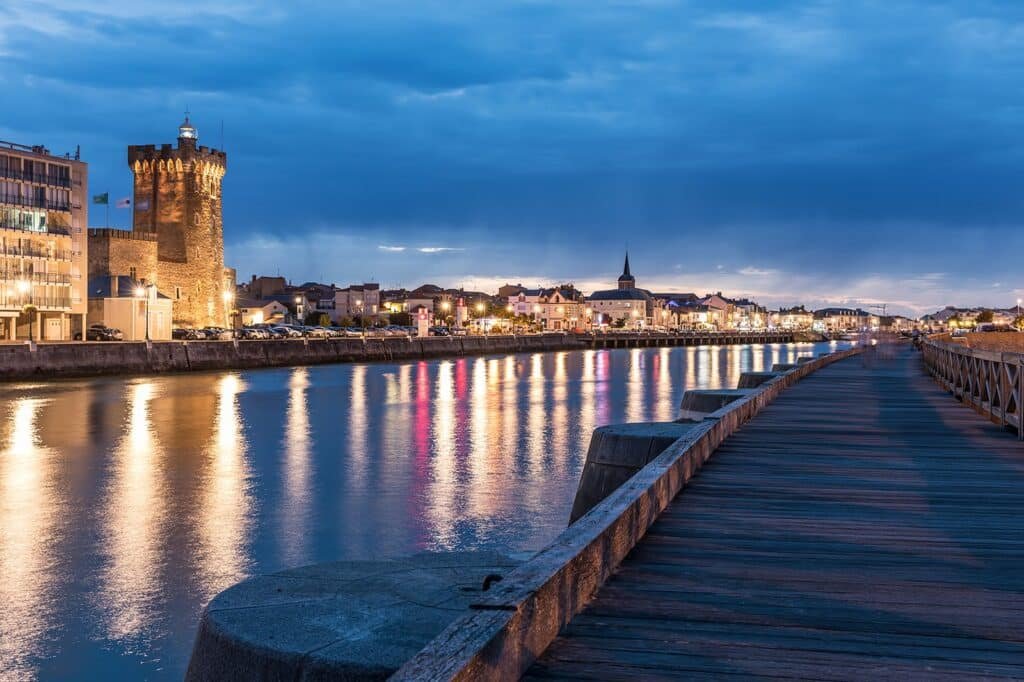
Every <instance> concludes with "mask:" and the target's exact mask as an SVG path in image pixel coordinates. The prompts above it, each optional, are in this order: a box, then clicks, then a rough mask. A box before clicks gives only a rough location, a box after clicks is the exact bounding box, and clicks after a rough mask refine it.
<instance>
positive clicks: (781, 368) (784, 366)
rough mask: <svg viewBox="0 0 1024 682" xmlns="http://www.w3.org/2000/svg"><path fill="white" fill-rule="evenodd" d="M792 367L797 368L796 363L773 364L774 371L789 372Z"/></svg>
mask: <svg viewBox="0 0 1024 682" xmlns="http://www.w3.org/2000/svg"><path fill="white" fill-rule="evenodd" d="M791 369H796V363H792V362H776V363H775V364H774V365H772V371H773V372H788V371H789V370H791Z"/></svg>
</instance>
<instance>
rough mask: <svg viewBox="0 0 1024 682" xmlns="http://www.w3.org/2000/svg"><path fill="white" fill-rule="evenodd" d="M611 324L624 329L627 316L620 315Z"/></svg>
mask: <svg viewBox="0 0 1024 682" xmlns="http://www.w3.org/2000/svg"><path fill="white" fill-rule="evenodd" d="M611 326H613V327H615V328H616V329H622V328H623V327H625V326H626V318H624V317H620V318H619V319H617V320H613V321H612V325H611Z"/></svg>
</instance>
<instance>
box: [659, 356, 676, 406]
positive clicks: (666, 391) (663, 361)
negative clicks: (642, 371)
mask: <svg viewBox="0 0 1024 682" xmlns="http://www.w3.org/2000/svg"><path fill="white" fill-rule="evenodd" d="M655 360H656V361H657V363H658V373H657V375H656V376H655V378H654V379H655V382H656V386H655V401H654V405H655V410H656V413H655V416H654V419H655V420H657V421H662V422H667V421H672V419H673V418H674V417H675V414H676V406H675V405H673V404H672V349H671V348H667V347H665V348H660V349H659V350H658V354H657V356H656V357H655Z"/></svg>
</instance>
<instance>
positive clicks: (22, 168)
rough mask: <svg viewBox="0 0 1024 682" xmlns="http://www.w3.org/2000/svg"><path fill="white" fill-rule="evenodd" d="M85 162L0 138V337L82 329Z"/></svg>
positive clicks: (69, 335) (50, 337) (71, 334)
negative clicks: (0, 139) (1, 140)
mask: <svg viewBox="0 0 1024 682" xmlns="http://www.w3.org/2000/svg"><path fill="white" fill-rule="evenodd" d="M88 191H89V182H88V166H87V164H85V163H83V162H82V161H81V160H80V159H79V158H78V154H77V153H76V154H75V156H74V157H72V156H71V155H66V156H54V155H52V154H50V152H49V150H48V149H46V148H45V147H43V146H40V145H37V146H25V145H20V144H15V143H13V142H0V339H3V340H12V341H13V340H17V339H30V338H31V339H35V340H46V341H62V340H69V339H73V338H76V337H84V336H85V323H86V313H87V301H88V295H87V288H88V275H87V264H88V246H87V236H86V227H87V225H88V210H89V202H88V201H87V196H88Z"/></svg>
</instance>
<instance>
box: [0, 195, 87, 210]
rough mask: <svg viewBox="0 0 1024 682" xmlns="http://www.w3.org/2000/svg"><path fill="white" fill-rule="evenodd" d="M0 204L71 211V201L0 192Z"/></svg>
mask: <svg viewBox="0 0 1024 682" xmlns="http://www.w3.org/2000/svg"><path fill="white" fill-rule="evenodd" d="M0 204H7V205H9V206H25V207H28V208H45V209H46V210H48V211H69V212H70V211H71V202H68V201H50V200H48V199H45V198H42V197H26V196H22V195H20V194H0Z"/></svg>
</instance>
